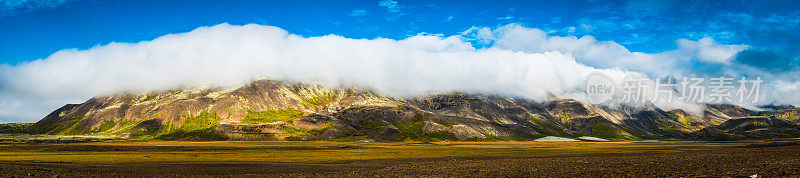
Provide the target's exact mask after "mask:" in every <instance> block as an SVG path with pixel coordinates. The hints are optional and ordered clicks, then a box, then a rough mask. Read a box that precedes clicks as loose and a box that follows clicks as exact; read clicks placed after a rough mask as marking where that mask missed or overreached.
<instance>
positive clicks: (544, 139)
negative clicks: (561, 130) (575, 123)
mask: <svg viewBox="0 0 800 178" xmlns="http://www.w3.org/2000/svg"><path fill="white" fill-rule="evenodd" d="M533 141H534V142H578V141H580V140H575V139H571V138H564V137H556V136H546V137H542V138H539V139H536V140H533Z"/></svg>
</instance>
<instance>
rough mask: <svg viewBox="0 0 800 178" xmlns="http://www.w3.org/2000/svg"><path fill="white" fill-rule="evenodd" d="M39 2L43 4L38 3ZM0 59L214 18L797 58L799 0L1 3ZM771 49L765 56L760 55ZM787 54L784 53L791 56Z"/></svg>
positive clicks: (142, 36)
mask: <svg viewBox="0 0 800 178" xmlns="http://www.w3.org/2000/svg"><path fill="white" fill-rule="evenodd" d="M36 4H40V5H36ZM0 5H2V6H4V7H3V8H2V10H3V11H2V13H0V14H2V15H0V27H1V28H0V39H2V40H0V63H6V64H12V65H14V64H17V63H19V62H21V61H30V60H35V59H39V58H44V57H47V56H48V55H50V54H52V53H54V52H56V51H58V50H61V49H67V48H78V49H86V48H89V47H92V46H96V45H104V44H108V43H109V42H138V41H142V40H150V39H153V38H156V37H158V36H162V35H165V34H171V33H179V32H187V31H190V30H192V29H195V28H197V27H200V26H211V25H216V24H220V23H224V22H227V23H230V24H249V23H256V24H263V25H271V26H277V27H280V28H283V29H286V30H287V31H289V32H290V33H293V34H299V35H304V36H319V35H326V34H336V35H341V36H345V37H349V38H376V37H383V38H392V39H402V38H406V37H408V36H411V35H416V34H418V33H421V32H425V33H431V34H444V35H453V34H458V33H460V32H462V31H464V30H466V29H468V28H470V27H472V26H488V27H493V26H501V25H505V24H509V23H518V24H523V25H524V26H527V27H532V28H539V29H543V30H546V31H548V32H550V33H552V34H553V35H574V36H583V35H592V36H594V37H596V38H597V39H598V40H601V41H615V42H617V43H620V44H622V45H624V46H625V47H627V48H628V49H630V50H631V51H640V52H660V51H665V50H668V49H674V48H675V40H677V39H681V38H686V39H692V40H697V39H700V38H703V37H707V36H709V37H713V38H714V39H715V40H717V41H718V42H720V43H722V44H747V45H750V46H753V48H754V49H757V50H759V52H758V53H757V54H754V55H760V56H761V55H772V57H778V58H789V59H790V58H797V55H798V52H800V51H798V49H799V48H798V44H800V35H798V33H799V32H798V30H797V27H798V23H800V18H798V17H800V12H799V11H798V10H797V9H800V2H797V1H791V0H787V1H657V0H656V1H559V2H545V1H402V0H399V1H386V2H385V3H384V5H381V2H380V1H374V0H373V1H304V0H299V1H287V2H283V1H281V2H277V1H231V2H228V1H204V0H199V1H188V0H187V1H183V0H168V1H149V0H142V1H124V0H117V1H96V0H44V1H30V2H28V1H25V0H3V1H0ZM762 53H767V54H762ZM789 59H784V60H789Z"/></svg>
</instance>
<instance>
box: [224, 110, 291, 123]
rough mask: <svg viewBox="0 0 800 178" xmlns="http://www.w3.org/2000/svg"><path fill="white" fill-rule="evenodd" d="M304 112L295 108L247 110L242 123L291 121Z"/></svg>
mask: <svg viewBox="0 0 800 178" xmlns="http://www.w3.org/2000/svg"><path fill="white" fill-rule="evenodd" d="M302 114H303V113H302V112H300V111H297V110H294V109H280V110H269V111H251V110H247V115H246V116H244V118H242V120H241V122H240V123H242V124H259V123H272V122H277V121H286V122H290V121H292V120H294V118H297V117H300V115H302Z"/></svg>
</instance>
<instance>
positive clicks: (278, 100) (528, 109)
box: [31, 80, 797, 141]
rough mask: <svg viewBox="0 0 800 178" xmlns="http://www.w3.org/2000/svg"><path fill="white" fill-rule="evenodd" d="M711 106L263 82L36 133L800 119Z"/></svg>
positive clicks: (45, 123) (567, 129) (169, 94)
mask: <svg viewBox="0 0 800 178" xmlns="http://www.w3.org/2000/svg"><path fill="white" fill-rule="evenodd" d="M706 108H707V109H706V111H705V112H704V115H703V116H694V115H692V114H690V113H687V112H685V111H683V110H671V111H664V110H661V109H659V108H657V107H654V106H651V107H646V108H633V107H621V108H610V107H606V106H598V105H590V104H586V103H582V102H579V101H576V100H572V99H551V100H547V101H532V100H526V99H519V98H511V97H503V96H493V95H471V94H465V93H460V92H451V93H441V94H433V95H429V96H423V97H416V98H393V97H389V96H385V95H382V94H380V93H376V92H372V91H369V90H363V89H357V88H326V87H323V86H320V85H313V84H304V83H285V82H279V81H272V80H258V81H254V82H252V83H250V84H247V85H244V86H241V87H239V88H234V89H223V88H201V89H191V90H172V91H163V92H151V93H144V94H130V93H128V94H118V95H113V96H105V97H95V98H92V99H90V100H88V101H86V102H84V103H82V104H68V105H65V106H63V107H62V108H59V109H57V110H55V111H53V112H52V113H51V114H49V115H47V116H46V117H45V118H43V119H42V120H41V121H39V122H37V123H35V124H33V125H32V126H31V130H32V131H33V132H35V133H47V134H68V135H72V134H101V135H120V136H128V137H132V138H142V139H167V140H184V139H200V140H221V139H222V140H224V139H233V140H320V139H330V140H364V139H373V140H389V141H403V140H531V139H534V138H538V137H543V136H550V135H554V136H564V137H578V136H584V135H588V136H595V137H601V138H609V139H626V140H635V139H649V138H699V137H693V135H692V132H698V131H701V129H704V128H709V127H711V126H716V125H719V124H722V123H725V122H726V121H728V120H730V119H732V118H738V117H745V116H753V115H774V116H779V117H780V118H777V119H781V120H786V121H787V122H794V121H796V120H797V119H796V117H797V114H796V110H792V109H786V111H783V110H781V111H770V112H756V111H751V110H748V109H745V108H741V107H738V106H733V105H707V107H706ZM791 119H794V121H791ZM782 126H783V125H782ZM722 132H725V131H722ZM694 136H696V134H695V135H694Z"/></svg>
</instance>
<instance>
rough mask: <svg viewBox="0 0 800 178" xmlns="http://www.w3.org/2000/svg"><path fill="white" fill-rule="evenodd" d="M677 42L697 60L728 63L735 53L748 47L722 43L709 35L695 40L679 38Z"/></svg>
mask: <svg viewBox="0 0 800 178" xmlns="http://www.w3.org/2000/svg"><path fill="white" fill-rule="evenodd" d="M677 43H678V48H679V49H680V50H683V51H685V52H687V53H690V54H691V55H692V56H694V57H695V58H697V59H698V60H701V61H705V62H718V63H723V64H730V63H731V61H732V60H733V58H734V57H735V56H736V54H738V53H739V52H742V51H744V50H745V49H748V48H749V47H748V46H747V45H722V44H719V43H717V42H716V41H714V39H713V38H711V37H705V38H702V39H700V40H697V41H691V40H687V39H680V40H678V42H677Z"/></svg>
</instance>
